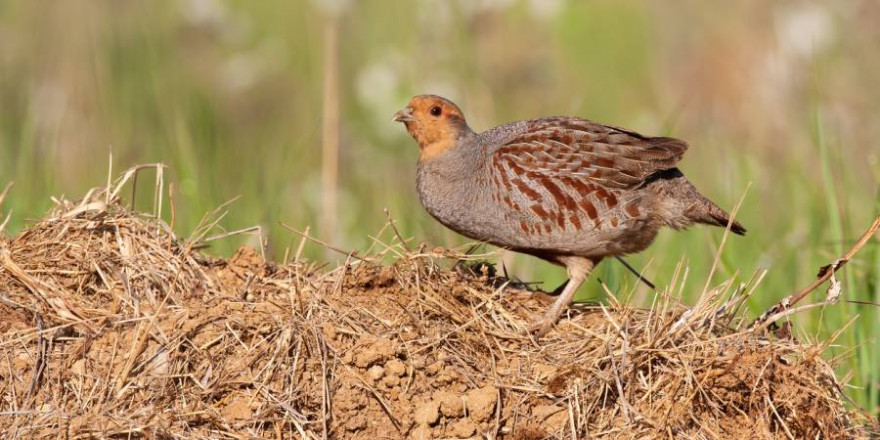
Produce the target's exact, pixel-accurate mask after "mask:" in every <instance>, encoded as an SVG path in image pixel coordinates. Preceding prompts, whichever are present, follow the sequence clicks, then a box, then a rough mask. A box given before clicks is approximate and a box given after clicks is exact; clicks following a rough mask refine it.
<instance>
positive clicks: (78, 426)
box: [0, 166, 871, 439]
mask: <svg viewBox="0 0 880 440" xmlns="http://www.w3.org/2000/svg"><path fill="white" fill-rule="evenodd" d="M156 169H157V170H161V167H160V166H156ZM136 175H137V171H136V170H135V171H131V172H130V173H126V174H124V175H123V178H121V179H120V180H117V181H116V182H113V183H112V184H111V185H110V186H109V188H108V189H98V190H93V191H91V192H89V194H87V196H86V197H85V198H84V199H83V200H82V201H80V202H77V203H70V202H67V201H58V204H57V206H56V208H55V209H53V210H52V211H51V212H50V213H49V214H47V216H46V217H45V218H44V219H42V220H40V221H38V222H36V223H35V224H33V225H32V226H30V227H29V228H28V229H26V230H24V231H23V232H21V233H20V234H19V235H18V236H16V237H13V238H10V239H8V240H7V239H2V240H0V313H2V316H3V317H4V318H3V319H2V321H0V335H2V336H0V377H2V380H0V402H2V404H0V432H2V433H3V438H8V439H16V438H18V439H34V438H38V439H42V438H45V439H50V438H51V439H55V438H70V439H77V438H169V439H172V438H173V439H209V438H211V439H216V438H222V439H225V438H229V439H244V438H270V439H324V438H328V439H329V438H336V439H382V438H389V439H396V438H489V439H495V438H505V439H541V438H568V439H570V438H634V439H635V438H670V439H672V438H675V439H678V438H737V439H739V438H780V439H804V438H809V439H815V438H822V439H837V438H854V437H855V438H858V437H864V438H867V437H869V436H870V435H871V427H870V425H869V423H868V420H867V419H866V417H864V416H863V415H862V414H861V413H858V412H852V411H850V410H848V409H847V407H846V406H845V405H844V404H843V403H842V399H844V398H845V397H844V396H843V394H842V393H841V387H842V384H841V383H840V382H839V381H838V380H837V378H836V377H835V375H834V372H833V370H832V366H831V365H829V364H828V363H827V362H826V361H825V360H823V358H822V357H821V352H822V350H823V347H825V346H826V345H824V344H820V345H811V344H805V343H802V342H798V341H797V340H795V339H793V338H791V337H790V335H788V334H783V333H784V332H777V333H779V334H774V333H772V332H769V331H768V330H767V328H766V326H759V329H758V330H755V329H753V328H752V327H750V326H747V325H745V324H744V318H743V317H741V316H739V314H738V313H737V312H736V310H738V309H739V307H738V306H739V305H740V304H742V303H743V302H744V301H745V299H746V298H747V297H748V296H749V295H751V294H752V293H753V292H755V290H756V287H757V281H758V280H754V282H752V283H748V284H745V285H734V283H733V282H732V281H730V282H726V283H723V284H722V285H721V286H718V287H714V288H709V289H707V290H706V292H705V293H704V296H703V298H702V299H701V300H700V301H698V305H699V306H698V307H695V308H693V309H687V308H685V307H683V306H681V305H679V303H678V301H677V300H676V299H675V297H676V296H677V295H676V293H675V292H680V289H682V288H683V287H682V286H683V282H682V281H678V282H677V284H674V285H672V286H670V287H668V288H667V289H661V290H660V291H659V292H658V295H657V299H656V302H655V304H654V306H653V307H652V308H651V309H649V310H643V309H637V308H633V307H631V306H627V305H624V304H620V303H618V302H617V301H616V299H615V298H614V297H613V296H612V297H611V303H612V305H611V306H608V307H605V306H592V307H580V308H577V309H576V310H572V311H571V312H570V313H569V316H567V317H565V318H564V319H563V321H562V322H561V323H560V324H559V325H558V327H557V329H556V330H555V331H553V332H551V333H550V334H549V335H548V336H547V337H545V338H543V339H541V340H540V341H535V340H534V339H532V338H531V337H529V336H526V335H525V334H524V333H523V330H524V328H525V327H526V325H527V323H528V322H529V321H530V320H531V319H533V318H534V317H536V316H539V314H540V313H542V312H543V310H544V307H545V306H544V304H541V303H540V302H539V301H537V300H536V299H533V298H530V297H529V295H528V293H527V292H524V291H523V290H520V289H517V288H515V286H514V285H513V284H511V283H509V282H507V280H505V279H502V278H498V277H495V276H493V275H492V274H491V273H490V271H489V270H488V269H489V267H488V266H486V265H480V264H476V263H474V262H473V261H470V260H472V257H466V256H464V255H460V254H457V253H455V252H451V251H445V250H439V249H438V250H432V251H426V250H425V248H424V247H422V248H420V249H418V250H408V249H407V247H405V246H404V245H403V243H402V239H401V238H400V235H399V232H397V231H396V228H394V227H393V223H392V222H391V221H389V224H388V226H387V227H386V231H383V233H382V234H379V236H378V238H377V241H376V246H374V248H375V249H378V251H375V252H372V253H371V254H369V255H367V256H364V255H361V256H360V257H358V258H354V257H352V258H348V259H347V261H346V263H345V264H343V265H341V266H339V267H336V268H333V269H330V270H317V269H316V268H315V267H314V266H312V265H310V264H308V263H305V262H303V261H302V259H301V258H300V254H301V250H302V244H301V245H300V246H299V247H298V249H297V251H296V256H295V257H294V258H293V259H292V261H293V262H292V263H289V264H276V263H272V262H268V261H265V260H264V259H263V258H262V257H261V256H260V255H259V253H257V252H256V251H252V250H248V249H242V250H240V251H239V252H238V253H237V254H236V255H235V256H234V257H233V258H231V259H228V260H225V259H218V258H212V257H209V256H207V255H204V254H202V253H200V252H199V251H198V250H197V249H199V248H200V247H201V246H200V245H201V244H202V243H201V242H202V241H203V240H204V237H210V236H211V235H210V231H211V229H212V227H211V225H216V224H217V221H218V219H220V218H222V211H218V212H215V213H213V215H211V216H208V217H206V220H205V222H204V227H203V228H200V229H199V231H200V232H199V233H198V234H196V235H194V236H193V237H191V238H190V239H183V238H181V237H177V236H175V235H174V233H173V232H172V231H171V229H170V228H169V227H168V226H167V225H166V224H165V223H163V222H162V221H160V220H157V218H156V216H155V215H145V214H139V213H134V212H130V211H128V210H126V209H125V208H123V205H122V204H121V203H120V201H119V198H118V196H119V194H120V193H121V189H122V188H123V186H124V185H126V184H129V183H131V181H132V179H133V177H134V176H136ZM161 191H162V188H159V187H157V198H156V200H157V206H159V203H158V200H160V198H159V197H158V193H161ZM170 208H171V210H173V203H172V206H171V207H170ZM391 231H393V234H392V233H391ZM303 237H309V236H308V233H305V234H303ZM383 237H385V238H387V239H388V242H387V243H386V242H383V241H381V239H382V238H383ZM302 240H303V242H302V243H305V241H306V240H307V238H303V239H302ZM389 259H391V260H393V262H392V263H391V264H382V263H381V261H387V260H389ZM473 267H477V268H478V269H476V270H474V269H471V268H473ZM681 272H682V273H683V272H685V270H684V269H682V270H681ZM679 275H681V276H679V277H677V279H679V280H681V278H683V275H682V274H679ZM765 322H766V321H765Z"/></svg>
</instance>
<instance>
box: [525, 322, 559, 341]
mask: <svg viewBox="0 0 880 440" xmlns="http://www.w3.org/2000/svg"><path fill="white" fill-rule="evenodd" d="M552 328H553V321H548V320H546V319H543V318H542V319H539V320H537V321H535V322H533V323H532V325H530V326H528V328H526V334H532V335H534V336H535V338H536V339H537V338H540V337H542V336H544V335H546V334H547V333H548V332H549V331H550V330H551V329H552Z"/></svg>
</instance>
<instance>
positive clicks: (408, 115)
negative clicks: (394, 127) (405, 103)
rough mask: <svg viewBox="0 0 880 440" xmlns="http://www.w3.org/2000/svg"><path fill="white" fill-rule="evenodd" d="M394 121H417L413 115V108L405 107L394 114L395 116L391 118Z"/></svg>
mask: <svg viewBox="0 0 880 440" xmlns="http://www.w3.org/2000/svg"><path fill="white" fill-rule="evenodd" d="M391 120H392V121H394V122H411V121H415V118H413V115H412V108H410V107H404V108H403V110H401V111H399V112H397V113H395V114H394V117H393V118H391Z"/></svg>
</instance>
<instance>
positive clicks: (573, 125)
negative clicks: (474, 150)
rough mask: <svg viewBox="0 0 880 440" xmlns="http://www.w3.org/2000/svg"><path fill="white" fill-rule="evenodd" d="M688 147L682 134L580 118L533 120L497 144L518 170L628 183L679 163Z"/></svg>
mask: <svg viewBox="0 0 880 440" xmlns="http://www.w3.org/2000/svg"><path fill="white" fill-rule="evenodd" d="M685 150H687V144H686V143H685V142H683V141H680V140H678V139H673V138H666V137H645V136H642V135H640V134H638V133H635V132H632V131H628V130H624V129H621V128H617V127H611V126H607V125H602V124H597V123H595V122H591V121H587V120H585V119H579V118H547V119H538V120H535V121H530V127H529V129H528V131H527V132H526V133H524V134H522V135H520V136H519V137H517V138H515V139H513V140H511V141H509V142H507V143H506V144H505V145H503V146H501V147H500V148H498V149H497V150H496V151H495V153H494V156H495V157H494V159H495V161H496V163H498V164H499V165H501V166H503V167H505V168H508V169H509V170H512V171H514V173H516V171H522V172H523V173H532V174H535V173H537V174H540V175H542V176H546V177H554V176H559V177H572V178H577V179H579V180H583V181H584V182H592V183H595V184H598V185H601V186H604V187H606V188H620V189H626V188H632V187H635V186H639V185H641V183H642V182H644V181H645V179H647V178H648V176H650V175H651V174H653V173H655V172H657V171H662V170H666V169H670V168H674V167H675V165H676V163H677V162H678V161H679V160H680V159H681V156H682V155H683V154H684V152H685ZM516 174H521V173H516Z"/></svg>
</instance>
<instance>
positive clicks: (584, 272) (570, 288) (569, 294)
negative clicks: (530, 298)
mask: <svg viewBox="0 0 880 440" xmlns="http://www.w3.org/2000/svg"><path fill="white" fill-rule="evenodd" d="M559 260H560V262H562V263H563V264H564V265H565V268H566V270H567V271H568V281H567V282H566V283H565V284H563V285H562V286H560V287H562V293H561V294H560V295H559V297H558V298H556V301H555V302H554V303H553V305H551V306H550V308H549V309H547V312H546V313H544V316H542V317H541V318H540V319H538V320H537V321H535V322H534V323H533V324H532V325H531V326H530V327H529V332H533V333H535V336H536V337H541V336H543V335H545V334H547V332H548V331H550V329H551V328H553V324H555V323H556V321H557V320H558V319H559V316H561V315H562V312H564V311H565V309H566V308H568V305H569V304H571V300H572V298H574V293H575V292H577V290H578V288H579V287H581V284H583V283H584V281H585V280H586V279H587V276H589V275H590V272H592V271H593V267H595V265H596V263H595V262H594V261H593V260H591V259H589V258H584V257H565V258H560V259H559Z"/></svg>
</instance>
